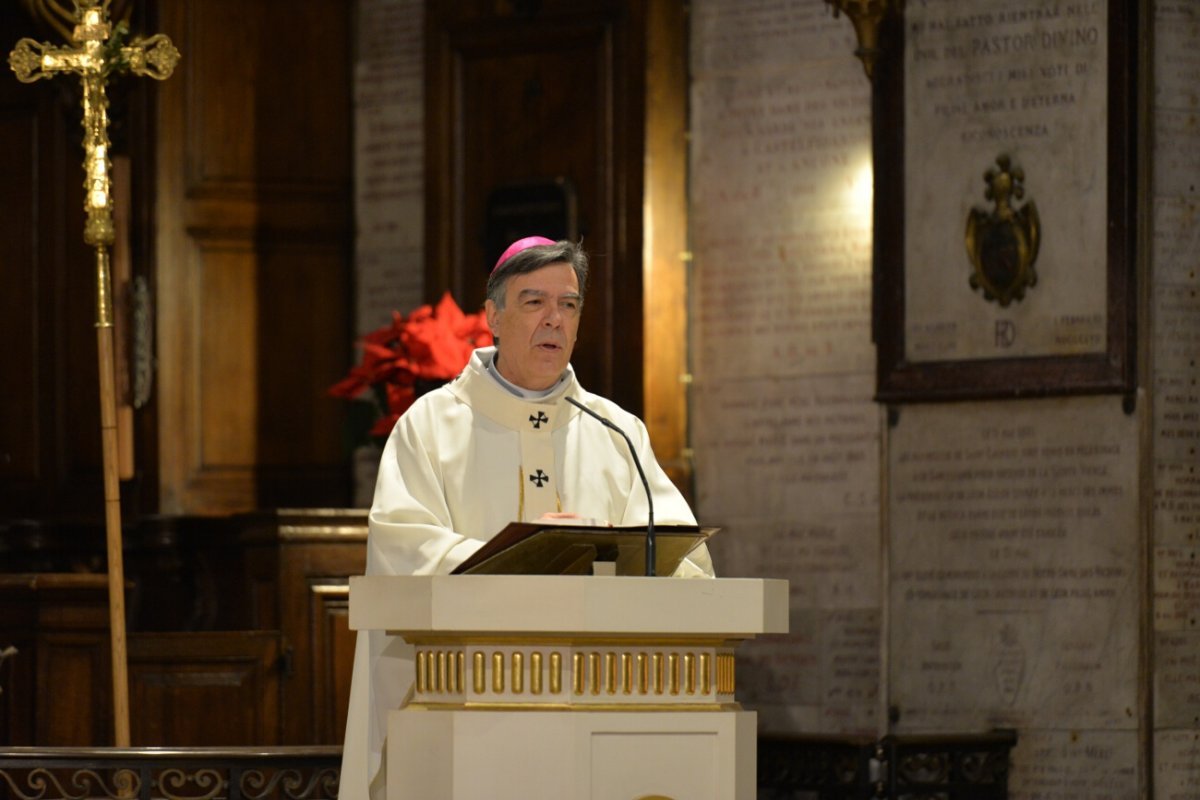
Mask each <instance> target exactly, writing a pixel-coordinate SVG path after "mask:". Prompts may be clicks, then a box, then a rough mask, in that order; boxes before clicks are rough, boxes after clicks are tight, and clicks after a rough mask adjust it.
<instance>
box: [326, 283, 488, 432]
mask: <svg viewBox="0 0 1200 800" xmlns="http://www.w3.org/2000/svg"><path fill="white" fill-rule="evenodd" d="M490 344H492V332H491V331H490V330H489V329H488V325H487V318H486V316H485V315H484V312H482V311H480V312H478V313H476V314H464V313H463V311H462V309H461V308H459V307H458V304H457V303H455V302H454V298H453V297H451V296H450V293H449V292H446V293H445V294H444V295H442V299H441V300H440V301H438V304H437V305H436V306H432V305H424V306H421V307H420V308H418V309H417V310H416V311H413V312H412V313H411V314H409V315H408V316H407V317H405V316H404V315H403V314H401V313H400V312H398V311H393V312H392V321H391V323H390V324H388V325H384V326H383V327H382V328H379V329H377V330H374V331H371V332H370V333H368V334H366V335H365V336H363V337H362V338H361V339H360V340H359V341H358V342H357V345H358V347H359V348H360V349H361V350H362V361H361V362H360V363H358V364H357V365H355V366H354V367H351V368H350V372H349V374H347V375H346V377H345V378H343V379H342V380H340V381H338V382H337V383H336V384H334V385H333V386H331V387H330V388H329V393H330V394H331V395H333V396H334V397H342V398H345V399H347V400H356V399H360V398H362V397H363V396H364V395H365V396H367V397H368V398H369V399H372V400H374V403H375V405H376V409H377V414H378V418H377V419H376V420H375V422H374V425H372V426H371V428H370V430H369V431H368V435H369V436H372V437H380V436H387V435H388V434H389V433H390V432H391V430H392V428H393V427H394V426H395V424H396V420H398V419H400V415H401V414H403V413H404V412H405V411H407V410H408V407H409V406H411V405H412V404H413V401H414V400H416V399H417V397H418V396H419V395H421V394H424V392H425V391H428V390H429V389H431V388H435V387H436V386H439V385H441V384H443V383H445V382H446V381H448V380H450V379H451V378H454V377H455V376H457V375H458V373H460V372H462V370H463V367H465V366H466V365H467V361H468V360H469V359H470V358H471V352H472V351H473V350H474V349H475V348H476V347H486V346H488V345H490Z"/></svg>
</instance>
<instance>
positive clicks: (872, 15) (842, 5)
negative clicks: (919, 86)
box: [825, 0, 904, 80]
mask: <svg viewBox="0 0 1200 800" xmlns="http://www.w3.org/2000/svg"><path fill="white" fill-rule="evenodd" d="M825 4H826V5H828V6H829V7H830V8H832V9H833V16H834V17H837V16H838V15H839V14H845V15H846V16H847V17H849V18H850V23H851V24H852V25H853V26H854V33H855V34H856V35H857V36H858V49H857V50H855V51H854V55H856V56H858V58H859V60H860V61H862V64H863V71H865V72H866V73H867V80H871V79H872V78H873V77H874V74H875V60H876V59H877V58H879V25H880V23H881V22H883V18H884V17H886V16H887V15H888V14H889V13H890V12H891V11H893V10H895V11H901V10H902V9H903V7H904V0H825Z"/></svg>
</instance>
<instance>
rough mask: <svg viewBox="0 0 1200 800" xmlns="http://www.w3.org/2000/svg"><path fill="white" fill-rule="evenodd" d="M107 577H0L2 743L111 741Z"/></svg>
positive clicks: (32, 743) (48, 743)
mask: <svg viewBox="0 0 1200 800" xmlns="http://www.w3.org/2000/svg"><path fill="white" fill-rule="evenodd" d="M107 585H108V584H107V579H106V578H105V576H103V575H71V574H66V575H64V574H42V575H31V574H24V575H0V650H3V649H5V648H6V647H9V646H12V647H15V648H16V651H17V652H16V653H15V654H14V655H12V656H11V657H10V658H9V659H7V660H6V661H5V662H4V664H3V665H0V677H2V678H4V681H3V683H0V686H3V687H4V694H3V695H0V744H9V745H46V746H62V747H67V746H84V745H103V744H109V743H111V742H112V711H111V706H110V704H109V703H108V701H107V698H109V697H111V696H112V695H111V689H112V683H111V678H110V675H111V672H110V671H109V664H110V653H109V647H110V645H109V639H108V595H107Z"/></svg>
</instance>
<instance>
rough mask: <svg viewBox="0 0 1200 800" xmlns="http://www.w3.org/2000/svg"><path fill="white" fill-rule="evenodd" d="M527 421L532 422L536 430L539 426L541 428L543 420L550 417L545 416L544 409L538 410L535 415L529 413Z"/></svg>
mask: <svg viewBox="0 0 1200 800" xmlns="http://www.w3.org/2000/svg"><path fill="white" fill-rule="evenodd" d="M529 421H530V422H532V423H533V427H534V428H535V429H537V430H541V428H542V423H543V422H549V421H550V418H549V417H547V416H546V412H544V411H539V412H538V413H537V416H536V417H535V416H534V415H533V414H530V415H529Z"/></svg>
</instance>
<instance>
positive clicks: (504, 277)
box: [487, 239, 588, 308]
mask: <svg viewBox="0 0 1200 800" xmlns="http://www.w3.org/2000/svg"><path fill="white" fill-rule="evenodd" d="M551 264H569V265H570V267H571V269H573V270H575V278H576V280H578V282H579V302H580V303H581V304H582V303H583V295H584V293H585V292H586V291H587V276H588V256H587V253H585V252H584V251H583V247H582V246H580V245H578V244H575V243H574V242H570V241H567V240H566V239H563V240H562V241H558V242H555V243H554V244H543V245H537V246H534V247H527V248H526V249H524V250H522V251H521V252H519V253H517V254H516V255H514V256H512V257H511V258H509V259H508V260H507V261H505V262H504V263H503V264H501V265H500V266H499V267H498V268H496V269H495V270H493V271H492V275H491V277H489V278H488V282H487V299H488V300H491V301H492V302H493V303H495V304H496V308H504V292H505V289H506V287H507V286H508V279H509V278H512V277H514V276H516V275H524V274H526V273H529V272H533V271H535V270H539V269H541V268H542V267H548V266H550V265H551Z"/></svg>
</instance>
